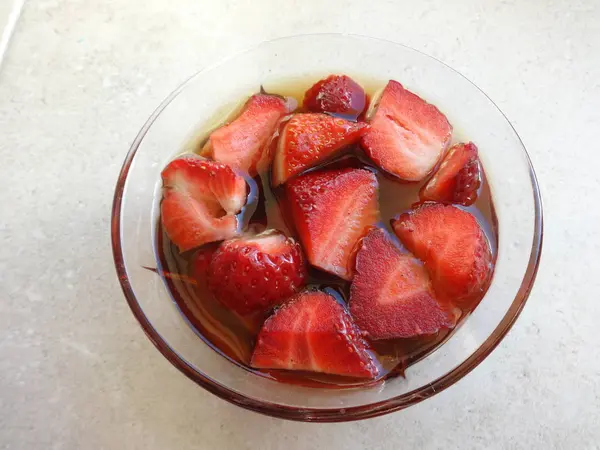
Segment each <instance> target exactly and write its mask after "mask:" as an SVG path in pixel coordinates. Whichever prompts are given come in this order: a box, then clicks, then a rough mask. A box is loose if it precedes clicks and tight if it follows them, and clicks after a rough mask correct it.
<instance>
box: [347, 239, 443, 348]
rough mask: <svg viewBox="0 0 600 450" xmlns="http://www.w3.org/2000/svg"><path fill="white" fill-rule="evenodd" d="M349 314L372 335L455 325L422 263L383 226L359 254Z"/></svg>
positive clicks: (417, 332)
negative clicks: (436, 296)
mask: <svg viewBox="0 0 600 450" xmlns="http://www.w3.org/2000/svg"><path fill="white" fill-rule="evenodd" d="M350 313H351V314H352V317H354V320H355V321H356V324H357V325H358V326H359V327H360V328H361V329H362V330H363V331H365V332H366V333H367V335H368V336H369V337H370V338H371V339H394V338H409V337H415V336H421V335H426V334H434V333H437V332H438V331H439V330H440V329H442V328H451V327H453V326H454V322H453V318H452V316H451V315H450V314H449V313H448V312H447V311H444V310H443V309H442V307H441V306H440V305H439V304H438V302H437V301H436V299H435V297H434V294H433V291H432V288H431V281H430V280H429V276H428V275H427V272H426V271H425V269H424V268H423V266H422V265H421V264H420V263H419V262H418V261H417V260H416V259H415V258H413V257H412V256H411V255H409V254H406V253H402V252H401V251H400V250H399V249H398V248H397V247H396V246H395V245H394V244H393V243H392V242H391V241H390V239H389V237H388V236H386V233H385V232H384V231H383V230H381V229H379V228H374V229H372V230H371V231H370V232H369V233H368V234H367V236H366V237H365V238H364V239H363V240H362V242H361V245H360V249H359V251H358V254H357V255H356V273H355V275H354V279H353V280H352V286H351V287H350Z"/></svg>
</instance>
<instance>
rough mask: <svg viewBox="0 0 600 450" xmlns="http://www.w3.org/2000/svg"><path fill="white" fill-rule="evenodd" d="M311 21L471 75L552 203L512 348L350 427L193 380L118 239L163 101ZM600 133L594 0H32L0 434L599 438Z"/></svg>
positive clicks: (401, 440) (101, 441) (10, 126)
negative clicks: (116, 257)
mask: <svg viewBox="0 0 600 450" xmlns="http://www.w3.org/2000/svg"><path fill="white" fill-rule="evenodd" d="M0 2H2V7H0V13H2V14H3V12H4V11H5V10H9V9H10V8H6V5H7V4H8V3H10V2H11V0H0ZM4 24H5V16H0V26H4ZM313 32H345V33H359V34H366V35H371V36H376V37H380V38H385V39H390V40H393V41H397V42H401V43H403V44H406V45H409V46H412V47H414V48H416V49H418V50H421V51H424V52H426V53H428V54H430V55H432V56H434V57H436V58H438V59H440V60H442V61H444V62H445V63H447V64H449V65H451V66H452V67H454V68H455V69H457V70H459V71H460V72H462V73H463V74H464V75H466V76H467V77H468V78H469V79H471V80H472V81H473V82H475V83H476V84H477V85H478V86H480V87H481V88H482V89H483V90H484V91H485V92H486V93H487V94H488V95H489V96H490V97H491V98H492V99H493V100H494V101H495V102H496V103H497V104H498V106H499V107H500V108H501V109H502V110H503V111H504V112H505V113H506V115H507V116H508V117H509V119H510V120H511V121H512V123H513V125H514V126H515V128H516V130H517V131H518V133H519V134H520V136H521V137H522V139H523V142H524V143H525V146H526V147H527V149H528V151H529V153H530V156H531V159H532V161H533V165H534V167H535V169H536V171H537V175H538V177H539V182H540V185H541V189H542V195H543V199H544V203H545V205H544V206H545V225H546V227H545V235H544V252H543V257H542V263H541V266H540V270H539V274H538V279H537V282H536V284H535V287H534V289H533V291H532V293H531V297H530V299H529V301H528V303H527V305H526V307H525V309H524V311H523V313H522V315H521V317H520V318H519V320H518V321H517V322H516V324H515V326H514V328H513V329H512V330H511V332H510V333H509V334H508V336H507V337H506V339H505V340H504V341H503V342H502V343H501V345H500V346H499V347H498V348H497V349H496V350H495V351H494V352H493V353H492V354H491V356H490V357H488V358H487V359H486V360H485V361H484V362H483V363H482V364H481V365H480V366H479V367H477V368H476V369H475V370H474V371H473V372H472V373H471V374H469V375H468V376H467V377H465V378H464V379H462V380H461V381H460V382H458V383H457V384H456V385H454V386H452V387H451V388H450V389H448V390H446V391H444V392H442V393H440V394H438V395H436V396H435V397H433V398H432V399H429V400H427V401H425V402H423V403H420V404H418V405H416V406H414V407H411V408H409V409H408V410H405V411H402V412H398V413H395V414H391V415H387V416H384V417H380V418H377V419H371V420H366V421H361V422H355V423H346V424H322V425H317V424H302V423H293V422H287V421H283V420H277V419H273V418H269V417H264V416H261V415H258V414H255V413H252V412H248V411H245V410H243V409H240V408H238V407H236V406H233V405H230V404H228V403H226V402H225V401H222V400H220V399H219V398H217V397H215V396H213V395H211V394H209V393H207V392H205V391H204V390H202V389H201V388H199V387H197V386H195V385H194V383H193V382H191V381H190V380H188V379H187V378H186V377H184V376H183V375H182V374H180V373H179V372H178V371H177V370H176V369H175V368H173V367H172V366H171V365H170V363H169V362H168V361H167V360H166V359H164V358H163V357H162V356H161V354H160V353H159V352H158V351H156V349H155V348H154V347H153V346H152V344H151V343H150V341H149V340H148V339H147V338H146V337H145V336H144V334H143V332H142V330H141V329H140V327H139V326H138V324H137V322H136V321H135V319H134V318H133V316H132V314H131V313H130V311H129V309H128V307H127V304H126V303H125V301H124V298H123V295H122V293H121V289H120V287H119V283H118V280H117V277H116V274H115V270H114V267H113V262H112V254H111V248H110V236H109V221H110V207H111V202H112V195H113V188H114V185H115V181H116V178H117V174H118V172H119V169H120V166H121V163H122V161H123V159H124V157H125V154H126V152H127V150H128V147H129V145H130V143H131V142H132V140H133V138H134V137H135V135H136V133H137V131H138V129H139V128H140V127H141V125H142V124H143V123H144V121H145V120H146V118H147V117H148V116H149V115H150V113H151V112H152V111H153V109H154V108H155V107H156V106H157V105H158V103H159V102H160V101H161V100H162V99H163V98H164V97H165V96H166V95H167V94H168V93H169V92H170V91H171V90H172V89H173V88H175V87H176V86H177V85H178V84H180V83H181V82H182V81H184V80H185V79H186V78H187V77H188V76H189V75H191V74H192V73H194V72H195V71H197V70H199V69H201V68H203V67H205V66H207V65H210V64H213V63H215V62H216V61H218V60H220V59H221V58H223V57H224V56H227V55H230V54H231V53H233V52H236V51H238V50H241V49H244V48H247V47H250V46H252V45H254V44H257V43H259V42H261V41H263V40H267V39H272V38H275V37H280V36H285V35H290V34H299V33H313ZM599 130H600V2H598V1H594V0H586V1H567V0H564V1H552V0H546V1H542V0H531V1H511V0H504V1H492V0H483V1H480V0H472V1H470V0H457V1H454V2H448V1H443V0H426V1H421V2H414V1H397V0H396V1H384V0H379V1H370V2H365V1H350V0H347V1H343V0H329V1H323V0H302V1H295V0H290V1H288V2H281V1H280V2H274V1H269V0H254V1H244V0H237V1H235V0H221V1H210V2H209V1H197V0H171V1H165V0H146V1H144V2H137V1H136V2H134V1H127V0H110V1H105V0H104V1H100V0H28V1H26V2H25V5H24V8H23V10H22V13H21V16H20V18H19V20H18V22H17V25H16V28H15V31H14V34H13V36H12V39H11V41H10V45H9V46H8V47H7V51H6V55H5V58H4V61H3V64H2V66H1V69H0V157H1V163H0V180H1V184H0V193H1V202H0V243H1V246H0V448H3V449H145V450H149V449H178V450H179V449H193V448H194V449H195V448H197V449H246V448H248V449H250V448H252V449H287V450H293V449H337V448H340V449H362V448H368V449H399V448H417V449H437V448H445V449H449V448H462V449H465V448H468V449H471V448H481V449H490V448H500V449H502V448H506V449H515V448H523V449H538V448H539V449H550V448H551V449H562V448H565V449H598V448H600V427H599V426H598V424H599V423H600V338H599V337H598V325H599V323H600V303H599V302H600V294H599V293H600V262H599V261H600V259H599V256H598V255H600V233H599V231H598V229H599V223H600V208H599V207H598V199H599V198H600V177H599V175H598V170H599V169H598V167H599V166H600V144H599V143H598V142H599V139H598V132H599Z"/></svg>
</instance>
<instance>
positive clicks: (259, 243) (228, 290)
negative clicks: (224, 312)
mask: <svg viewBox="0 0 600 450" xmlns="http://www.w3.org/2000/svg"><path fill="white" fill-rule="evenodd" d="M305 279H306V263H305V262H304V258H303V257H302V249H301V248H300V245H299V244H298V243H296V241H294V239H292V238H288V237H286V236H285V235H284V234H283V233H280V232H278V231H274V230H271V231H267V232H264V233H261V234H259V235H257V236H244V237H240V238H237V239H231V240H228V241H225V242H223V243H222V244H221V246H220V247H219V249H218V250H217V251H216V252H215V253H214V255H213V256H212V260H211V262H210V265H209V267H208V287H209V289H210V290H211V292H212V293H213V294H214V296H215V297H216V298H217V300H219V301H220V302H221V303H223V304H224V305H225V306H227V307H228V308H229V309H232V310H234V311H235V312H237V313H239V314H248V313H251V312H255V311H267V310H268V309H270V308H272V307H273V306H275V305H277V304H279V303H281V302H282V301H284V300H286V299H287V298H288V297H290V296H291V295H292V294H294V293H296V292H297V291H298V290H299V289H300V288H301V287H302V286H304V281H305Z"/></svg>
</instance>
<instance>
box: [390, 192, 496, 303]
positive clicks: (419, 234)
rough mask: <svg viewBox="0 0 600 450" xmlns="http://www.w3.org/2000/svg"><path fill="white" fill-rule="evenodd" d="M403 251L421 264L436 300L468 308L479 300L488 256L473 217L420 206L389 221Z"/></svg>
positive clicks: (429, 205) (444, 207) (489, 261)
mask: <svg viewBox="0 0 600 450" xmlns="http://www.w3.org/2000/svg"><path fill="white" fill-rule="evenodd" d="M392 227H393V229H394V232H395V233H396V235H397V236H398V238H400V240H401V241H402V243H403V244H404V245H405V246H406V248H407V249H408V250H409V251H411V252H412V253H413V254H414V255H415V256H416V257H417V258H419V259H421V260H422V261H423V262H424V263H425V268H426V269H427V271H428V272H429V275H430V276H431V279H432V281H433V287H434V289H435V292H436V294H437V295H438V298H440V299H448V300H451V301H454V303H455V304H456V305H457V306H465V305H468V304H469V303H470V302H471V301H472V300H473V299H478V298H480V297H481V295H482V294H483V292H484V291H485V289H486V285H487V282H488V280H489V279H490V275H491V273H492V254H491V251H490V247H489V244H488V241H487V239H486V237H485V234H484V232H483V230H482V229H481V227H480V226H479V223H478V222H477V219H475V217H474V216H473V215H472V214H470V213H468V212H466V211H463V210H461V209H458V208H457V207H455V206H449V205H441V204H438V203H425V204H424V205H422V206H420V207H418V208H417V209H414V210H412V211H409V212H407V213H404V214H400V215H399V216H397V217H396V218H395V219H393V220H392Z"/></svg>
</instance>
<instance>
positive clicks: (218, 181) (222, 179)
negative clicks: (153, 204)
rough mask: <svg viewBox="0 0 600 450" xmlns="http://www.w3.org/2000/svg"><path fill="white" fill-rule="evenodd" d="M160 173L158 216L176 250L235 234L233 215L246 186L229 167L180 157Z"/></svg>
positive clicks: (235, 223) (202, 159) (241, 201)
mask: <svg viewBox="0 0 600 450" xmlns="http://www.w3.org/2000/svg"><path fill="white" fill-rule="evenodd" d="M161 175H162V181H163V199H162V202H161V205H160V209H161V214H160V217H161V221H162V225H163V227H164V230H165V232H166V233H167V235H168V236H169V238H170V239H171V241H173V243H174V244H175V245H177V247H179V250H180V251H182V252H183V251H186V250H190V249H192V248H194V247H199V246H201V245H203V244H205V243H207V242H213V241H220V240H222V239H228V238H230V237H233V236H235V235H236V234H237V232H238V220H237V217H236V216H235V214H237V213H238V212H240V210H241V209H242V207H243V206H244V204H245V203H246V197H247V185H246V181H245V180H244V178H243V177H241V176H239V175H236V174H235V173H234V172H233V171H232V170H231V168H230V167H229V166H227V165H225V164H221V163H218V162H215V161H209V160H207V159H204V158H200V157H197V156H184V157H180V158H177V159H175V160H173V161H171V163H169V165H167V167H165V168H164V169H163V171H162V174H161Z"/></svg>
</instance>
